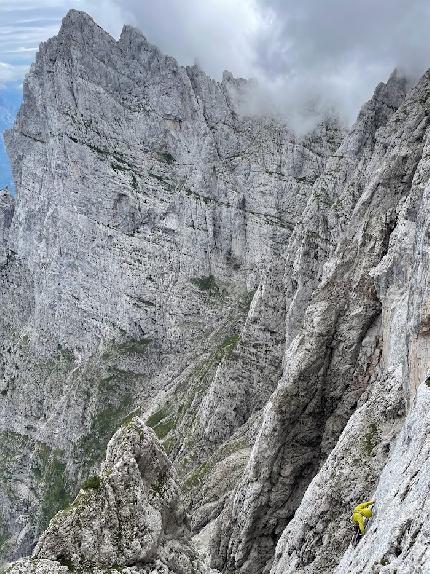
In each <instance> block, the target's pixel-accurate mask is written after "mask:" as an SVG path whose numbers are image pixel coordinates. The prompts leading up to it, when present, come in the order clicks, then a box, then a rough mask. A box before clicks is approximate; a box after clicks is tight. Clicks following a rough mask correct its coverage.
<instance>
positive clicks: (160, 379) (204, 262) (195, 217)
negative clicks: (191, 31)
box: [0, 11, 430, 574]
mask: <svg viewBox="0 0 430 574" xmlns="http://www.w3.org/2000/svg"><path fill="white" fill-rule="evenodd" d="M252 89H253V85H252V83H250V82H247V81H245V80H241V79H234V78H233V77H232V75H231V74H229V73H225V74H224V77H223V80H222V82H215V81H213V80H211V79H210V78H208V77H207V76H206V75H205V74H204V73H203V72H202V71H201V70H200V69H199V68H197V67H192V68H184V67H181V66H179V65H178V64H177V62H176V61H175V60H174V59H173V58H169V57H166V56H164V55H163V54H161V53H160V51H159V50H158V49H157V48H155V47H154V46H151V45H150V44H149V43H148V42H147V41H146V39H145V38H144V37H143V36H142V34H141V33H140V32H139V31H137V30H135V29H133V28H130V27H125V28H124V30H123V32H122V35H121V37H120V39H119V40H118V41H115V40H114V39H112V38H111V37H110V36H109V35H108V34H107V33H106V32H104V31H103V30H102V29H101V28H99V27H98V26H97V25H96V24H95V23H94V22H93V21H92V20H91V18H90V17H89V16H87V15H85V14H83V13H80V12H76V11H71V12H70V13H69V14H68V16H67V17H66V18H65V20H64V22H63V26H62V28H61V31H60V33H59V34H58V36H57V37H55V38H53V39H51V40H49V41H48V42H46V43H44V44H42V45H41V47H40V50H39V53H38V55H37V58H36V62H35V63H34V65H33V67H32V69H31V71H30V73H29V75H28V77H27V80H26V83H25V89H24V94H25V97H24V103H23V106H22V107H21V110H20V112H19V114H18V118H17V121H16V123H15V126H14V128H13V129H12V130H11V131H10V132H9V133H8V136H7V142H8V148H9V152H10V155H11V158H12V164H13V170H14V176H15V181H16V184H17V192H18V193H17V199H16V202H15V201H14V200H13V199H12V198H11V197H10V196H9V195H8V194H6V193H3V194H2V195H1V196H0V262H1V263H0V271H1V276H0V286H1V293H2V309H3V313H2V316H1V318H0V333H1V347H0V351H1V364H0V374H1V381H0V384H1V389H0V392H1V394H0V413H1V414H0V424H1V429H0V432H1V433H2V441H1V443H0V471H1V472H0V502H1V512H2V517H1V522H0V548H1V552H2V554H3V557H4V559H9V560H10V559H17V558H20V557H22V556H24V555H31V554H33V557H32V558H31V559H28V558H24V559H22V560H19V561H18V562H16V563H15V564H14V566H13V567H12V570H11V572H13V573H14V574H15V573H16V574H18V573H19V574H21V573H23V572H34V574H50V573H53V574H54V573H55V574H57V573H60V572H62V573H67V572H70V571H73V569H80V570H81V571H83V572H90V571H91V572H93V573H94V572H97V573H100V574H101V573H105V572H107V571H109V569H110V570H112V569H118V568H120V569H121V568H122V569H123V572H127V573H128V574H137V573H139V572H141V573H148V574H149V572H157V573H160V574H161V573H165V574H168V573H171V574H191V572H198V573H200V572H212V573H216V572H223V573H231V574H269V573H270V574H290V573H291V574H292V573H295V572H297V573H302V574H317V573H326V574H331V573H333V572H336V573H338V574H340V573H344V572H352V573H354V574H358V573H361V572H363V573H367V572H369V573H370V572H381V573H382V572H390V573H392V574H394V572H398V573H401V574H409V573H411V574H412V572H422V573H425V572H426V570H425V568H426V564H427V562H428V557H427V554H426V550H425V549H426V544H427V543H428V532H427V530H426V526H425V525H426V518H427V514H428V513H426V507H425V504H426V497H425V494H424V493H425V491H426V488H427V487H428V485H427V483H426V476H427V475H428V472H427V474H426V468H427V466H428V458H429V455H428V452H427V450H428V449H427V442H428V441H426V436H428V432H427V431H428V429H427V426H426V425H427V417H426V409H427V410H428V408H427V407H428V405H427V402H428V394H429V393H428V385H427V384H426V381H427V378H428V376H429V374H430V359H429V357H430V346H429V339H428V335H429V324H430V322H429V305H428V283H429V282H428V279H427V278H428V276H429V263H428V252H429V249H428V247H429V246H428V242H429V233H428V223H429V222H428V219H429V215H428V214H429V213H430V210H429V205H428V204H429V193H428V182H429V176H430V171H429V166H430V162H429V160H428V147H429V146H428V133H429V131H428V117H429V113H430V100H429V98H430V77H429V75H428V74H426V75H424V77H423V78H422V79H421V80H420V81H419V82H418V83H417V84H416V85H415V86H413V87H412V86H410V85H409V84H408V82H407V81H406V80H405V79H404V78H402V77H401V76H400V75H399V74H398V73H397V72H394V73H393V74H392V76H391V77H390V79H389V80H388V81H387V83H384V84H380V85H379V86H377V88H376V90H375V93H374V95H373V97H372V98H371V99H370V100H369V102H368V103H367V104H365V105H364V106H363V108H362V110H361V112H360V114H359V116H358V118H357V121H356V123H355V124H354V125H353V126H352V128H351V129H350V131H349V132H348V133H345V131H344V130H342V129H341V128H340V127H339V126H338V125H337V123H336V121H335V120H334V119H329V120H327V121H325V122H323V123H322V124H321V125H320V126H319V127H318V128H317V129H316V130H315V131H314V132H312V133H310V134H308V135H307V136H305V137H302V138H298V137H296V136H295V135H294V134H293V133H291V131H289V130H288V127H287V126H286V125H285V123H284V122H283V121H281V120H279V119H273V118H268V117H265V118H263V117H249V116H245V115H243V113H242V112H243V109H244V107H242V104H243V102H244V101H246V98H247V97H248V96H249V93H250V92H251V91H252ZM136 417H137V418H136ZM144 423H146V425H147V426H149V427H152V428H153V431H154V432H155V434H156V436H157V437H158V438H156V437H155V435H154V432H153V431H151V430H149V429H148V428H147V426H145V424H144ZM117 429H119V430H117ZM112 435H114V436H113V438H112V440H111V441H110V442H109V440H110V439H111V437H112ZM106 449H107V451H106ZM103 461H104V462H103ZM160 469H162V470H160ZM154 473H155V474H154ZM94 475H97V476H96V477H95V476H94ZM161 475H162V476H163V480H161V479H160V476H161ZM89 477H90V478H89ZM91 477H92V478H91ZM157 477H158V478H157ZM88 479H89V481H88ZM160 480H161V482H162V487H161V486H160V488H159V487H158V486H157V485H159V483H160ZM82 483H83V484H84V489H83V490H80V486H81V485H82ZM160 484H161V483H160ZM154 485H156V486H154ZM78 492H80V494H79V495H78V498H76V499H75V496H76V494H77V493H78ZM369 498H376V500H377V504H376V515H375V518H374V519H373V521H372V522H371V523H370V524H369V528H368V532H367V533H366V535H365V537H364V538H363V540H362V541H361V542H360V544H359V545H358V546H357V548H355V549H353V548H352V547H351V546H350V540H351V537H352V526H351V523H350V521H349V518H350V511H351V508H352V507H353V506H354V505H355V504H357V503H358V502H361V501H362V500H363V499H369ZM402 504H403V505H404V510H402V511H401V512H398V513H396V511H395V508H396V507H398V506H401V505H402ZM136 509H138V510H136ZM409 515H412V516H411V517H410V518H408V516H409ZM43 531H44V533H43V534H41V533H42V532H43ZM192 537H193V538H194V540H192V539H191V538H192ZM427 545H428V544H427ZM198 551H199V552H200V554H201V555H200V556H199V555H198V553H197V552H198Z"/></svg>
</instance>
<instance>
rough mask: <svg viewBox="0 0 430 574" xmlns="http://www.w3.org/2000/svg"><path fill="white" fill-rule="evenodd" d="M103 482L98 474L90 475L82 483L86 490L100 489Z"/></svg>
mask: <svg viewBox="0 0 430 574" xmlns="http://www.w3.org/2000/svg"><path fill="white" fill-rule="evenodd" d="M101 484H102V480H101V478H100V476H99V475H98V474H94V475H93V476H90V477H89V478H87V479H86V480H85V481H84V482H83V483H82V488H83V489H84V490H98V489H99V488H100V486H101Z"/></svg>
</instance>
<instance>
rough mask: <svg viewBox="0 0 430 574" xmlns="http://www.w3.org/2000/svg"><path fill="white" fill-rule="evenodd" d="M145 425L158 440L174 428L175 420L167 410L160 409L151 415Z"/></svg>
mask: <svg viewBox="0 0 430 574" xmlns="http://www.w3.org/2000/svg"><path fill="white" fill-rule="evenodd" d="M146 424H147V425H148V426H149V427H151V428H152V429H153V430H154V432H155V434H156V435H157V437H158V438H159V439H163V438H165V437H166V436H167V435H168V434H169V432H170V431H171V430H172V429H174V428H175V426H176V418H175V416H174V415H173V414H172V413H171V412H170V411H169V410H167V408H162V409H160V410H158V411H156V412H155V413H153V414H152V415H151V416H150V417H149V418H148V420H147V421H146Z"/></svg>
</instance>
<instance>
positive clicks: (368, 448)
mask: <svg viewBox="0 0 430 574" xmlns="http://www.w3.org/2000/svg"><path fill="white" fill-rule="evenodd" d="M378 442H379V433H378V428H377V426H376V424H375V423H371V424H370V425H369V429H368V431H367V432H366V434H365V435H364V452H365V453H366V454H367V456H372V454H373V449H374V448H375V447H376V446H377V444H378Z"/></svg>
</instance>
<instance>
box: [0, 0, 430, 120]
mask: <svg viewBox="0 0 430 574" xmlns="http://www.w3.org/2000/svg"><path fill="white" fill-rule="evenodd" d="M72 7H73V8H78V9H82V10H86V11H87V12H89V13H90V14H91V15H92V16H93V17H94V18H95V20H96V21H97V22H98V23H99V24H100V25H102V26H103V27H104V28H106V29H107V30H108V31H109V32H110V33H112V34H113V35H114V36H118V34H119V33H120V30H121V27H122V25H123V24H124V23H131V24H133V25H135V26H137V27H138V28H140V29H141V30H142V31H143V32H144V34H145V35H146V36H147V38H148V39H149V40H150V41H151V42H153V43H155V44H157V45H158V46H159V47H160V48H161V49H162V50H163V51H164V52H165V53H168V54H169V55H172V56H175V57H176V58H177V59H178V60H179V61H180V63H183V64H192V63H194V61H196V60H197V61H198V62H199V64H200V66H201V67H202V68H203V69H204V70H205V71H207V72H208V73H209V74H210V75H212V76H214V77H216V78H219V77H220V76H221V74H222V70H223V69H225V68H227V69H229V70H231V71H232V72H233V73H234V74H235V75H240V76H244V77H254V78H257V79H258V81H259V84H260V85H262V86H264V87H265V90H266V89H267V91H268V92H269V93H270V97H269V98H267V99H266V98H264V99H265V101H266V103H267V101H270V105H273V106H277V107H279V108H280V109H282V108H284V109H286V110H290V111H291V110H292V109H295V108H303V107H308V108H309V107H311V108H312V109H314V110H321V109H326V108H327V107H333V108H336V109H337V110H338V111H339V112H340V113H341V114H342V115H343V117H344V118H345V119H346V120H347V121H351V120H352V119H353V117H354V116H355V114H356V113H357V111H358V109H359V107H360V106H361V104H363V103H364V101H365V100H366V99H367V98H368V97H369V96H370V95H371V93H372V92H373V90H374V88H375V86H376V84H377V83H378V82H379V81H385V80H386V79H387V77H388V75H389V74H390V72H391V71H392V70H393V68H394V67H396V66H398V67H400V68H401V69H403V70H406V71H407V72H408V73H410V74H413V75H417V74H419V73H421V72H423V71H424V70H425V69H426V68H427V67H430V2H428V0H359V1H358V0H300V1H299V0H204V1H203V0H37V2H36V1H34V0H0V83H3V84H4V83H5V82H11V81H18V82H19V81H21V80H22V78H23V76H24V74H25V71H26V70H27V69H28V66H29V64H30V63H31V61H32V59H33V58H34V54H35V51H36V50H37V46H38V44H39V42H40V41H42V40H44V39H46V38H49V37H50V36H52V35H54V34H55V33H56V32H57V31H58V28H59V25H60V21H61V18H62V16H64V14H65V13H66V11H67V10H68V9H69V8H72Z"/></svg>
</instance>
